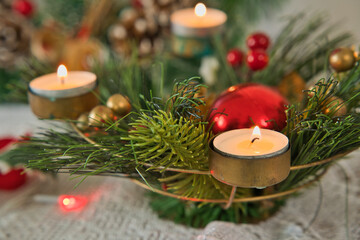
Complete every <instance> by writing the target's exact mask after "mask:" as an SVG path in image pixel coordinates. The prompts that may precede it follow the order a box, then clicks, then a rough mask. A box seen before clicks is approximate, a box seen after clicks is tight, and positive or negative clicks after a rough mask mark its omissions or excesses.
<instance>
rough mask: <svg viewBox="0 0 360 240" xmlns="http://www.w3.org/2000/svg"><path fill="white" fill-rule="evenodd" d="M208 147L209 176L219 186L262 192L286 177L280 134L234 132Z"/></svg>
mask: <svg viewBox="0 0 360 240" xmlns="http://www.w3.org/2000/svg"><path fill="white" fill-rule="evenodd" d="M209 145H210V173H211V174H212V176H213V177H215V178H216V179H218V180H219V181H221V182H223V183H226V184H229V185H232V186H238V187H248V188H253V187H255V188H264V187H267V186H271V185H274V184H277V183H279V182H281V181H283V180H284V179H285V178H286V177H287V176H288V175H289V172H290V158H291V151H290V144H289V139H288V138H287V137H286V136H285V135H284V134H282V133H280V132H276V131H273V130H269V129H261V130H260V128H259V127H255V128H253V129H250V128H245V129H236V130H231V131H227V132H224V133H221V134H219V135H218V136H216V137H215V138H213V139H212V140H211V141H210V143H209Z"/></svg>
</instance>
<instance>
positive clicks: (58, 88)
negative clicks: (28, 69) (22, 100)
mask: <svg viewBox="0 0 360 240" xmlns="http://www.w3.org/2000/svg"><path fill="white" fill-rule="evenodd" d="M96 89H97V81H96V75H95V74H94V73H91V72H85V71H69V72H68V71H67V69H66V67H65V66H64V65H60V66H59V67H58V70H57V72H56V73H51V74H47V75H43V76H40V77H38V78H35V79H34V80H32V81H31V82H30V84H29V91H28V98H29V103H30V106H31V109H32V111H33V112H34V114H35V115H36V116H38V117H39V118H51V119H53V118H59V119H76V118H77V117H79V116H80V114H82V113H84V112H88V111H90V110H91V109H92V108H93V107H95V106H96V105H97V104H98V102H99V101H98V99H97V97H96V96H95V94H94V91H96Z"/></svg>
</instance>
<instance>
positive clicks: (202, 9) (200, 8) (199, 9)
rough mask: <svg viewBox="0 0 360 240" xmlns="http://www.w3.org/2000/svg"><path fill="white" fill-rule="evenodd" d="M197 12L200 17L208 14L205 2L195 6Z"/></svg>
mask: <svg viewBox="0 0 360 240" xmlns="http://www.w3.org/2000/svg"><path fill="white" fill-rule="evenodd" d="M195 14H196V16H198V17H203V16H205V14H206V6H205V4H203V3H198V4H196V6H195Z"/></svg>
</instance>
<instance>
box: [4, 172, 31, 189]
mask: <svg viewBox="0 0 360 240" xmlns="http://www.w3.org/2000/svg"><path fill="white" fill-rule="evenodd" d="M23 171H24V169H22V168H17V169H12V170H10V171H9V172H7V173H5V174H2V173H1V172H0V190H14V189H17V188H19V187H21V186H22V185H23V184H24V183H25V182H26V174H25V173H23Z"/></svg>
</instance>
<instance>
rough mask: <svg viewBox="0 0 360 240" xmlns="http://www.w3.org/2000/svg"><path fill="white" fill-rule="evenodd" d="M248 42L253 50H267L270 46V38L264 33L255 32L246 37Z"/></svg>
mask: <svg viewBox="0 0 360 240" xmlns="http://www.w3.org/2000/svg"><path fill="white" fill-rule="evenodd" d="M246 44H247V46H248V47H249V48H250V49H251V50H256V49H263V50H266V49H267V48H268V47H269V44H270V39H269V37H268V36H267V35H266V34H264V33H260V32H258V33H254V34H251V35H250V36H249V37H248V38H247V39H246Z"/></svg>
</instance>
